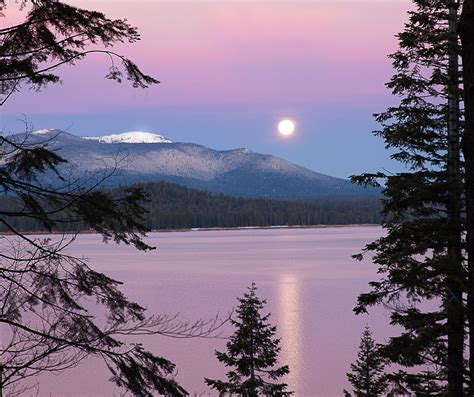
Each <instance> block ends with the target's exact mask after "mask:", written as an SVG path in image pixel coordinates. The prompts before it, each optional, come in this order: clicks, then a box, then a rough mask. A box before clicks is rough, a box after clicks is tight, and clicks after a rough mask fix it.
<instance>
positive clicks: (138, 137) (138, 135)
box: [84, 131, 172, 143]
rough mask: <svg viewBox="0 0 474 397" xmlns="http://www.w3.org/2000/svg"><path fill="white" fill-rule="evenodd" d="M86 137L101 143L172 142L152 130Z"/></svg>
mask: <svg viewBox="0 0 474 397" xmlns="http://www.w3.org/2000/svg"><path fill="white" fill-rule="evenodd" d="M84 139H88V140H92V141H99V142H101V143H172V141H170V140H169V139H167V138H165V137H164V136H162V135H158V134H152V133H150V132H141V131H131V132H124V133H122V134H112V135H105V136H98V137H95V136H89V137H84Z"/></svg>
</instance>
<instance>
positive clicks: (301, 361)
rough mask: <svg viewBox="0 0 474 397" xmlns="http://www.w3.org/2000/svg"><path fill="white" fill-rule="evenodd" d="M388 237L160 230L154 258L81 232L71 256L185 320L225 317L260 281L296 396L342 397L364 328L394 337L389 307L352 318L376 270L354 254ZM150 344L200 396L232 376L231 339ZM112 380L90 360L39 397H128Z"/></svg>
mask: <svg viewBox="0 0 474 397" xmlns="http://www.w3.org/2000/svg"><path fill="white" fill-rule="evenodd" d="M381 235H382V229H381V228H380V227H377V226H360V227H359V226H354V227H324V228H311V229H289V228H278V229H248V230H221V231H190V232H168V233H151V234H150V235H149V239H148V242H149V243H150V244H152V245H155V246H156V247H157V250H156V251H153V252H149V253H143V252H137V251H136V250H134V249H133V248H131V247H126V246H116V245H113V244H101V238H100V237H99V236H97V235H81V236H79V237H78V240H77V242H76V243H75V244H74V245H73V246H72V248H71V249H70V252H71V253H73V254H74V255H78V256H86V257H88V258H90V260H91V264H92V267H93V268H94V269H96V270H99V271H102V272H105V273H107V274H109V275H111V276H112V277H114V278H116V279H119V280H121V281H123V282H124V283H125V284H124V287H123V290H124V291H125V292H126V294H127V295H128V296H129V297H131V298H133V299H135V300H137V301H138V302H140V303H142V304H143V305H145V306H146V307H148V309H149V312H150V313H169V314H174V313H179V314H180V317H181V318H182V319H186V320H198V319H200V318H211V317H213V316H214V315H215V314H216V313H222V314H223V315H225V314H226V313H228V312H229V311H230V310H231V309H232V308H233V307H234V306H235V305H236V303H237V299H236V298H237V297H238V296H242V295H243V293H244V292H245V291H246V287H247V286H248V285H250V284H251V283H252V282H255V283H257V286H258V295H259V296H260V297H261V298H265V299H267V301H268V304H267V306H266V309H267V311H269V312H271V313H272V316H271V322H272V323H273V324H275V325H277V327H278V335H279V336H280V337H281V338H282V351H281V354H280V361H281V363H282V364H288V365H289V366H290V371H291V373H290V375H289V376H288V377H287V378H286V382H287V383H288V384H289V385H290V389H291V390H294V391H295V395H296V396H323V397H332V396H341V395H342V389H343V388H344V387H348V384H347V380H346V375H345V374H346V372H347V371H348V370H349V366H350V363H351V362H353V361H354V358H355V354H356V352H357V348H358V345H359V340H360V336H361V333H362V330H363V328H364V326H365V325H366V324H368V325H369V326H370V327H371V328H372V330H373V332H374V337H375V338H376V339H377V340H379V341H381V340H383V339H384V338H386V337H388V336H389V335H390V327H389V326H388V318H387V314H386V313H385V312H383V310H377V311H374V313H371V314H370V316H367V315H363V316H355V315H354V314H353V312H352V309H353V307H354V304H355V301H356V297H357V295H358V294H359V293H360V292H362V291H366V290H367V282H368V281H369V280H371V279H374V278H375V277H376V267H375V266H374V265H372V264H371V263H370V261H369V260H366V261H364V262H362V263H360V262H356V261H354V260H353V259H352V258H351V255H352V254H355V253H358V252H360V250H361V248H362V247H363V246H364V245H365V244H366V243H368V242H370V241H373V240H374V239H376V238H378V237H380V236H381ZM225 331H226V333H227V334H230V333H231V332H232V328H231V327H227V328H226V330H225ZM143 343H144V345H145V346H146V347H147V348H149V349H150V350H152V351H154V352H155V353H157V354H160V355H163V356H164V357H166V358H168V359H170V360H171V361H173V362H174V363H175V364H176V365H177V368H178V373H177V379H178V380H179V381H180V383H181V384H182V385H183V386H185V387H186V389H187V390H188V391H189V392H190V393H191V395H193V393H197V395H202V396H208V395H211V396H212V395H214V394H212V393H211V394H209V390H208V388H207V387H206V385H205V384H204V381H203V378H204V377H208V378H214V379H215V378H223V376H224V374H225V368H224V367H223V366H222V365H221V363H219V362H218V361H217V359H216V358H215V356H214V350H215V349H224V348H225V340H221V339H206V340H202V339H190V340H177V339H171V338H165V337H161V336H152V337H145V338H144V339H143ZM108 378H109V375H108V372H107V370H106V369H105V368H104V366H103V365H102V364H101V363H100V362H99V361H95V360H89V361H87V362H86V363H84V364H82V365H80V366H79V367H77V368H75V369H72V370H70V371H68V372H65V373H63V374H60V375H48V376H42V377H41V379H39V380H40V382H41V385H40V393H39V394H40V395H41V396H43V395H45V396H58V397H59V396H61V397H66V396H75V397H80V396H112V395H116V396H119V395H120V390H118V389H117V388H115V387H114V386H113V385H112V384H111V383H110V382H107V379H108Z"/></svg>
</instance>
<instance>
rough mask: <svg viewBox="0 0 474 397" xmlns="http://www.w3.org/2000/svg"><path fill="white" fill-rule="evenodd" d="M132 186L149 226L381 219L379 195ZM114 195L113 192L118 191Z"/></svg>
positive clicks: (33, 226) (18, 221)
mask: <svg viewBox="0 0 474 397" xmlns="http://www.w3.org/2000/svg"><path fill="white" fill-rule="evenodd" d="M134 188H135V189H138V188H139V189H140V190H141V191H143V192H144V193H145V194H146V196H147V199H146V200H144V202H143V207H144V208H145V209H146V210H147V212H145V213H144V214H143V219H144V222H145V224H146V225H147V227H148V228H149V229H152V230H157V229H159V230H170V229H188V228H219V227H247V226H282V225H302V226H310V225H348V224H379V223H380V221H381V217H380V208H381V205H380V199H379V198H378V197H367V196H365V197H353V198H351V197H347V198H317V199H313V200H307V199H306V200H286V199H285V200H283V199H282V200H278V199H267V198H259V199H254V198H244V197H232V196H225V195H222V194H220V195H214V194H211V193H208V192H206V191H202V190H197V189H190V188H187V187H184V186H180V185H175V184H171V183H168V182H159V183H148V184H144V185H134ZM120 191H121V190H120ZM114 193H115V194H117V191H115V192H114ZM17 201H18V200H17V198H14V197H9V198H3V199H0V209H1V208H7V207H8V208H14V207H15V206H16V207H18V203H17ZM10 222H11V223H12V225H14V227H15V228H18V229H19V230H24V231H45V230H46V229H45V227H44V225H42V224H40V223H38V222H37V221H36V220H34V219H30V218H28V217H26V216H23V217H21V216H16V217H14V218H12V219H11V220H10ZM59 226H60V229H59V230H56V231H64V230H68V228H71V227H72V225H59ZM78 226H79V225H74V227H78ZM0 229H1V225H0ZM4 230H5V229H4Z"/></svg>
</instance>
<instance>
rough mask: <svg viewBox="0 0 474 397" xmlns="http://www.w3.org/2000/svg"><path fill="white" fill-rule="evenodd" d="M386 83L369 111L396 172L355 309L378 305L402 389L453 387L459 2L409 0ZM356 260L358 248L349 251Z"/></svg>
mask: <svg viewBox="0 0 474 397" xmlns="http://www.w3.org/2000/svg"><path fill="white" fill-rule="evenodd" d="M413 3H414V5H415V9H414V11H411V12H409V21H408V23H407V24H406V25H405V30H404V31H403V32H402V33H400V34H399V35H398V39H399V49H398V50H397V51H396V52H395V53H394V54H392V55H391V58H392V61H393V67H394V69H395V74H394V76H393V77H392V79H391V80H390V82H389V83H388V84H387V87H388V88H389V89H390V90H391V91H392V92H393V94H394V95H396V96H398V97H399V98H400V103H399V105H398V106H393V107H390V108H388V109H387V111H386V112H384V113H382V114H379V115H377V116H376V118H377V121H378V122H379V123H381V125H382V129H381V131H379V132H377V133H376V135H378V136H381V137H382V138H383V139H384V141H385V144H386V147H387V148H390V149H392V150H393V151H394V152H395V153H394V154H393V155H392V158H393V159H395V160H398V161H400V162H402V163H403V164H404V165H405V166H406V167H407V171H406V172H400V173H396V174H391V173H389V172H387V173H377V174H366V175H363V176H362V177H356V178H354V179H355V180H356V181H358V182H362V183H369V184H376V185H379V184H380V180H379V179H382V180H383V183H382V186H384V195H385V198H384V200H383V215H384V218H385V220H384V223H383V226H384V228H385V230H386V235H385V236H384V237H382V238H380V239H379V240H377V241H375V242H373V243H371V244H369V245H368V246H367V247H366V250H367V251H371V252H373V253H375V256H374V259H373V260H374V262H375V263H376V264H377V265H378V266H379V273H380V274H381V276H382V277H381V279H380V280H379V281H374V282H372V283H370V285H371V287H372V290H371V291H370V292H369V293H366V294H362V295H361V296H360V297H359V300H358V305H357V307H356V312H357V313H362V312H366V311H367V310H368V308H369V307H370V306H374V305H384V306H385V307H387V308H389V310H390V311H391V323H392V324H393V325H396V326H399V327H400V328H401V329H402V331H401V333H400V334H399V335H398V336H395V337H393V338H391V339H390V340H389V342H388V343H387V344H386V345H385V347H384V348H383V349H382V353H383V355H384V357H385V358H386V359H387V360H388V362H389V363H391V364H395V365H397V366H401V367H402V369H400V370H398V371H396V372H394V373H392V374H391V380H393V381H394V382H395V383H397V384H398V387H399V390H401V391H402V392H404V393H406V394H415V395H420V396H431V395H449V396H463V395H465V391H464V381H465V379H464V376H465V375H468V374H467V373H466V372H465V371H464V355H463V353H464V342H465V340H464V338H465V333H464V326H465V305H464V299H465V279H466V273H465V267H464V265H465V263H464V257H463V252H462V248H463V243H464V241H463V235H464V234H463V231H464V229H463V228H464V225H463V222H462V211H463V208H464V203H463V199H462V198H463V193H462V191H463V186H462V181H463V174H462V171H463V170H462V163H461V162H460V153H459V144H460V137H461V135H462V121H463V120H462V118H463V114H462V111H461V109H462V107H461V106H460V102H461V99H462V90H461V86H460V73H461V71H460V68H459V62H458V58H459V51H460V49H459V45H458V39H457V23H458V18H459V2H457V1H454V0H432V1H426V0H414V1H413ZM357 258H359V259H361V258H362V256H357Z"/></svg>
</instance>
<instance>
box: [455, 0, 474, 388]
mask: <svg viewBox="0 0 474 397" xmlns="http://www.w3.org/2000/svg"><path fill="white" fill-rule="evenodd" d="M458 33H459V36H460V37H461V42H462V62H463V79H464V92H465V118H466V124H465V128H464V136H463V139H462V144H461V148H462V151H463V154H464V161H465V194H466V229H467V236H466V238H467V241H466V253H467V257H468V264H467V266H468V301H467V317H468V329H469V331H468V332H469V371H470V379H469V395H470V396H472V395H474V0H465V1H464V5H463V10H462V14H461V19H460V21H459V26H458Z"/></svg>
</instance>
